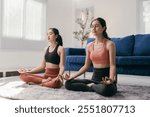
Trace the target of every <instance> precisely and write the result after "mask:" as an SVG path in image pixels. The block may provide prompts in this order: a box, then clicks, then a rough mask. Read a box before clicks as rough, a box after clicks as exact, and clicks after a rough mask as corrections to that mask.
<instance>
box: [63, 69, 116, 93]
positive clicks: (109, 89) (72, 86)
mask: <svg viewBox="0 0 150 117" xmlns="http://www.w3.org/2000/svg"><path fill="white" fill-rule="evenodd" d="M106 76H107V77H109V68H94V69H93V76H92V79H91V80H89V79H71V80H68V81H66V83H65V87H66V89H68V90H73V91H84V92H93V91H94V92H96V93H98V94H101V95H103V96H112V95H114V94H115V93H116V92H117V86H116V82H114V83H113V84H110V85H105V84H102V83H100V82H101V81H102V77H106ZM90 83H94V85H92V86H91V87H90V86H88V84H90Z"/></svg>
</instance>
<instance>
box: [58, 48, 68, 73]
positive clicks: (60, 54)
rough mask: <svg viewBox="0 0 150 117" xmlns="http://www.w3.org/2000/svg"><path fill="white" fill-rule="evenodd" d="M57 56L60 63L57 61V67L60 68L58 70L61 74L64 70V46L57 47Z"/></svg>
mask: <svg viewBox="0 0 150 117" xmlns="http://www.w3.org/2000/svg"><path fill="white" fill-rule="evenodd" d="M58 50H59V52H58V53H59V56H60V63H59V68H60V70H59V75H61V76H62V75H63V73H64V71H65V67H64V66H65V56H66V55H65V49H64V47H62V46H60V47H59V49H58Z"/></svg>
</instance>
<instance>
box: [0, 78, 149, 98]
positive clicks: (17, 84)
mask: <svg viewBox="0 0 150 117" xmlns="http://www.w3.org/2000/svg"><path fill="white" fill-rule="evenodd" d="M0 97H3V98H7V99H14V100H16V99H17V100H150V87H148V86H133V85H118V92H117V94H116V95H114V96H112V97H104V96H101V95H99V94H96V93H95V92H75V91H68V90H66V89H65V87H64V86H63V87H62V88H60V89H51V88H46V87H41V86H38V85H28V84H25V83H24V82H22V81H20V80H19V77H18V76H17V77H16V76H15V77H8V78H1V79H0Z"/></svg>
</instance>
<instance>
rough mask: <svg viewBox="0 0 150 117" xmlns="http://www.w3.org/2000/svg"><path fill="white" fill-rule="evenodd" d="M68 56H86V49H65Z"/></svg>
mask: <svg viewBox="0 0 150 117" xmlns="http://www.w3.org/2000/svg"><path fill="white" fill-rule="evenodd" d="M65 51H66V55H67V56H68V55H85V54H86V52H85V48H65Z"/></svg>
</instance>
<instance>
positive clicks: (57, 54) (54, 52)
mask: <svg viewBox="0 0 150 117" xmlns="http://www.w3.org/2000/svg"><path fill="white" fill-rule="evenodd" d="M47 35H48V41H49V43H50V46H48V47H46V48H45V52H44V57H43V60H42V62H41V64H40V65H39V66H38V67H36V68H33V69H31V70H28V69H25V68H22V69H19V70H18V72H19V73H20V78H21V80H23V81H24V82H26V83H29V84H32V83H35V84H40V85H42V86H46V87H49V88H60V87H61V86H62V84H63V79H62V75H63V73H64V69H65V68H64V64H65V50H64V47H63V43H62V38H61V36H60V35H59V31H58V30H57V29H56V28H49V30H48V33H47ZM43 70H45V73H44V76H40V75H36V74H33V73H37V72H40V71H43Z"/></svg>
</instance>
